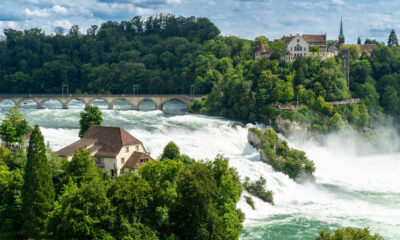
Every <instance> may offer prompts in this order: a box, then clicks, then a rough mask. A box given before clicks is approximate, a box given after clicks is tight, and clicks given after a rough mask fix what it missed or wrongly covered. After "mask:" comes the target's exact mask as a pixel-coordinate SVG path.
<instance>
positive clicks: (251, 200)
mask: <svg viewBox="0 0 400 240" xmlns="http://www.w3.org/2000/svg"><path fill="white" fill-rule="evenodd" d="M244 198H245V199H246V203H247V204H249V205H250V207H251V209H253V210H256V207H255V206H254V201H253V198H251V197H249V196H244Z"/></svg>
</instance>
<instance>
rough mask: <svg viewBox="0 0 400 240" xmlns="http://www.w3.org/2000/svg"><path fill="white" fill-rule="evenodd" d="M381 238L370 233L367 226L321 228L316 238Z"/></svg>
mask: <svg viewBox="0 0 400 240" xmlns="http://www.w3.org/2000/svg"><path fill="white" fill-rule="evenodd" d="M342 239H343V240H344V239H351V240H383V238H382V237H381V236H379V235H377V234H374V235H372V234H371V233H370V232H369V229H368V228H351V227H347V228H340V229H336V231H335V232H329V231H328V230H323V231H320V232H319V236H318V237H317V238H316V240H342Z"/></svg>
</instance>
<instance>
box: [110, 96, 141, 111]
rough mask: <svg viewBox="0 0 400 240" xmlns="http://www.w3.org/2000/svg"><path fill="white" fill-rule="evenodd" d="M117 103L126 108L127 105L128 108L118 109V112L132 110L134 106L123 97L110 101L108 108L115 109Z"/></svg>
mask: <svg viewBox="0 0 400 240" xmlns="http://www.w3.org/2000/svg"><path fill="white" fill-rule="evenodd" d="M117 103H119V104H122V105H126V106H127V105H129V107H125V108H124V107H122V108H118V109H119V110H132V109H135V104H134V103H133V102H132V101H130V100H129V99H128V98H124V97H121V98H115V99H113V100H112V101H111V103H110V104H109V106H110V107H111V108H112V109H115V107H116V105H118V104H117ZM110 107H109V108H110Z"/></svg>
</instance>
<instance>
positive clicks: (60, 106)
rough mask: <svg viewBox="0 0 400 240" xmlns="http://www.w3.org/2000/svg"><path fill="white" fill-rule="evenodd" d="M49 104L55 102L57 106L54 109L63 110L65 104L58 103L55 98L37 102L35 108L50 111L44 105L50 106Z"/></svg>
mask: <svg viewBox="0 0 400 240" xmlns="http://www.w3.org/2000/svg"><path fill="white" fill-rule="evenodd" d="M50 102H57V103H58V104H59V105H58V107H56V109H60V108H65V104H64V103H63V102H62V101H60V100H58V99H56V98H49V99H45V100H43V101H41V102H39V104H38V105H37V107H38V108H49V109H51V108H50V107H47V106H46V104H47V105H48V104H50Z"/></svg>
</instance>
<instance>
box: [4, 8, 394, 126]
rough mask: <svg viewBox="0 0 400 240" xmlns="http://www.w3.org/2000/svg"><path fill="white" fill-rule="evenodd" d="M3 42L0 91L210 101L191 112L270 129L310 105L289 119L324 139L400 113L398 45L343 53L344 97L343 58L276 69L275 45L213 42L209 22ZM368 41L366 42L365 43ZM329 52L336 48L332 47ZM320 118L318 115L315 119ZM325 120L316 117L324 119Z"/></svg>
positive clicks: (139, 22)
mask: <svg viewBox="0 0 400 240" xmlns="http://www.w3.org/2000/svg"><path fill="white" fill-rule="evenodd" d="M4 34H5V36H6V39H5V40H4V41H1V42H0V55H1V56H2V58H1V59H0V93H60V92H61V89H62V85H63V84H67V85H68V87H69V91H70V93H126V94H129V93H132V91H133V85H138V86H139V93H189V91H190V86H191V85H193V86H194V92H195V93H198V94H209V96H208V97H207V98H205V99H204V100H202V101H199V102H198V103H196V104H195V105H194V106H192V108H191V110H192V111H194V112H201V113H204V114H213V115H222V116H225V117H229V118H233V119H238V120H243V121H252V122H253V121H259V122H268V121H271V120H274V119H275V118H276V117H277V115H278V114H279V112H277V109H276V108H274V107H271V104H273V103H277V102H279V103H288V104H295V103H297V101H298V102H300V103H302V104H304V105H305V106H307V107H306V108H301V109H299V110H296V111H294V112H293V113H290V114H286V117H289V118H292V119H303V120H305V119H311V122H310V120H307V121H308V123H307V124H308V125H309V126H312V128H314V129H317V130H319V131H322V132H326V131H330V130H338V129H340V128H343V127H346V126H352V127H354V128H356V129H365V128H369V127H371V126H372V125H374V123H375V122H379V121H380V120H382V119H383V113H385V114H389V115H391V116H393V117H394V119H395V120H397V119H398V115H399V114H400V107H399V101H400V98H399V93H400V84H399V81H398V78H399V77H400V49H399V48H398V46H397V45H396V44H394V45H393V44H391V46H385V45H384V44H382V43H377V42H376V41H373V42H374V43H377V47H376V48H375V50H374V51H373V52H372V54H368V53H366V52H363V53H360V50H359V47H358V46H357V45H343V46H342V48H341V49H340V52H341V51H343V49H348V50H349V52H350V55H351V57H350V91H349V90H348V88H347V84H346V81H345V78H344V75H343V74H342V72H341V70H340V66H341V59H340V58H329V59H327V60H324V61H322V60H321V58H320V57H314V56H310V57H299V58H297V59H296V61H294V62H292V63H285V62H282V61H280V60H279V59H280V57H281V56H282V54H284V53H285V44H284V43H283V42H282V41H271V40H269V39H268V38H266V37H263V36H261V37H258V38H256V39H255V40H254V41H251V40H245V39H241V38H238V37H232V36H230V37H225V36H221V35H220V31H219V29H218V28H217V27H216V26H215V25H214V24H213V23H212V22H211V21H210V20H208V19H206V18H195V17H189V18H185V17H176V16H174V15H159V16H153V17H149V18H147V19H142V18H141V17H134V18H132V19H131V20H129V21H121V22H111V21H110V22H106V23H103V24H102V25H101V26H100V27H98V26H92V27H91V28H89V29H88V30H87V32H86V34H82V33H81V31H80V29H79V27H78V26H73V27H71V29H69V30H68V31H66V30H64V29H62V28H57V29H56V33H55V34H53V35H46V34H45V33H44V32H43V31H42V30H40V29H36V28H34V29H29V30H24V31H17V30H13V29H6V30H5V31H4ZM259 41H262V42H263V43H264V46H265V47H266V48H267V49H272V50H273V51H272V56H271V58H270V59H268V58H267V57H261V58H259V59H257V60H254V51H255V49H256V47H257V46H258V42H259ZM369 41H372V40H369ZM333 44H334V43H333ZM349 98H360V99H361V103H360V104H352V105H345V106H333V105H331V104H330V103H329V102H331V101H339V100H346V99H349ZM316 112H317V113H318V114H317V113H316ZM321 114H323V116H321Z"/></svg>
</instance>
